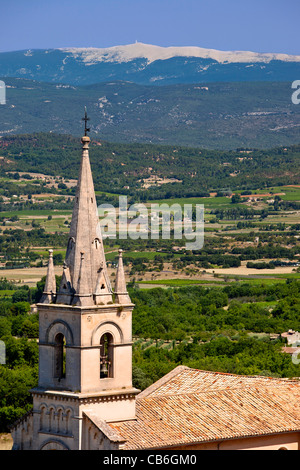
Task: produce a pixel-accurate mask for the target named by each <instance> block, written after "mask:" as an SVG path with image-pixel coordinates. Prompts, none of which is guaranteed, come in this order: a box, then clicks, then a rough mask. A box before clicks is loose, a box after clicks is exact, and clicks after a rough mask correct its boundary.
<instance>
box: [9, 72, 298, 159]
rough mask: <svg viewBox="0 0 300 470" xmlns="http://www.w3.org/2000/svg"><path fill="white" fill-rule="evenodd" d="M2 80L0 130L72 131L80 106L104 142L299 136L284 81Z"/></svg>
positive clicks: (274, 141) (216, 145)
mask: <svg viewBox="0 0 300 470" xmlns="http://www.w3.org/2000/svg"><path fill="white" fill-rule="evenodd" d="M248 70H249V69H248ZM295 78H297V77H295ZM216 79H217V78H216ZM4 81H5V84H6V105H5V106H1V121H0V135H2V136H4V135H14V134H24V133H32V132H56V133H61V134H71V135H76V136H80V135H81V134H82V129H83V123H82V121H81V118H82V115H83V111H84V106H87V109H88V113H89V117H90V119H91V120H90V122H89V124H90V127H91V136H92V137H94V138H99V139H104V140H107V141H109V142H139V143H156V144H169V145H184V146H188V147H201V148H210V149H232V150H233V149H236V148H237V147H255V148H273V147H277V146H286V145H293V144H297V143H299V125H300V107H299V106H296V105H295V104H293V103H292V99H291V97H292V92H293V90H292V88H291V82H253V83H251V82H232V83H218V82H216V83H197V82H196V83H194V84H190V85H184V84H178V85H165V86H160V87H157V86H150V85H148V86H144V85H136V84H135V83H130V82H118V81H115V82H108V83H98V84H95V85H89V86H71V85H66V84H52V83H39V82H36V81H34V80H25V79H23V78H4Z"/></svg>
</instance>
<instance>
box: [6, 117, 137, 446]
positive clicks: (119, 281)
mask: <svg viewBox="0 0 300 470" xmlns="http://www.w3.org/2000/svg"><path fill="white" fill-rule="evenodd" d="M88 119H89V118H87V115H86V113H85V118H84V120H85V124H87V121H88ZM88 130H89V129H87V127H86V125H85V135H84V136H83V137H82V139H81V142H82V158H81V165H80V172H79V178H78V184H77V190H76V195H75V200H74V208H73V213H72V221H71V225H70V232H69V237H68V243H67V249H66V257H65V261H64V265H63V272H62V277H61V282H60V286H59V288H58V289H57V290H56V279H55V275H54V267H53V254H52V250H49V251H50V256H49V263H48V270H47V277H46V283H45V289H44V293H43V296H42V298H41V301H40V303H39V304H38V305H37V307H38V312H39V380H38V386H37V387H36V388H35V389H33V390H31V393H32V395H33V411H32V413H31V414H30V416H25V417H24V418H23V419H21V420H20V422H19V423H17V424H16V425H15V426H14V428H13V437H14V447H15V448H23V449H26V448H28V449H33V450H39V449H52V448H53V449H74V450H80V449H81V448H82V426H81V423H82V415H83V412H84V413H91V415H93V416H97V420H98V421H99V420H100V422H102V421H103V422H105V421H114V420H118V421H119V420H128V419H129V420H130V419H134V417H135V396H136V394H137V393H138V392H139V391H138V390H137V389H135V388H133V387H132V310H133V307H134V305H133V304H132V302H131V300H130V297H129V295H128V292H127V289H126V282H125V275H124V268H123V261H122V250H119V262H118V268H117V273H116V281H115V289H114V291H113V289H112V287H111V284H110V280H109V276H108V272H107V267H106V260H105V254H104V248H103V241H102V235H101V228H100V222H99V217H98V211H97V202H96V197H95V191H94V185H93V179H92V172H91V166H90V160H89V144H90V138H89V137H88V135H87V131H88ZM26 423H27V424H26ZM28 428H29V429H28ZM22 436H23V437H22Z"/></svg>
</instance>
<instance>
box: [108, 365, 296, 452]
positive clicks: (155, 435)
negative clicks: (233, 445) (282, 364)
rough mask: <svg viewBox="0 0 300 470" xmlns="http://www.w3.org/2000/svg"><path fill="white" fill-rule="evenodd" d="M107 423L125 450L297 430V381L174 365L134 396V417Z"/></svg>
mask: <svg viewBox="0 0 300 470" xmlns="http://www.w3.org/2000/svg"><path fill="white" fill-rule="evenodd" d="M109 426H110V427H112V428H113V429H114V430H115V431H116V432H117V433H118V434H119V435H120V436H122V438H123V439H124V440H126V444H125V447H124V448H125V449H128V450H129V449H150V448H162V447H168V446H178V445H182V444H186V445H188V444H195V443H198V442H199V443H201V442H208V441H215V440H220V439H222V440H223V439H233V438H241V437H251V436H260V435H266V434H273V433H282V432H290V431H300V381H298V380H286V379H275V378H269V377H251V376H238V375H233V374H223V373H218V372H207V371H201V370H197V369H190V368H187V367H181V366H180V367H177V368H176V369H174V370H173V371H172V372H170V373H169V374H167V375H166V376H164V377H163V378H162V379H161V380H159V381H158V382H156V383H155V384H153V385H152V386H150V387H149V388H147V389H146V390H144V391H143V392H142V393H140V394H139V395H138V396H137V400H136V420H132V421H123V422H117V423H116V422H114V423H109Z"/></svg>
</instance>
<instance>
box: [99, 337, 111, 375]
mask: <svg viewBox="0 0 300 470" xmlns="http://www.w3.org/2000/svg"><path fill="white" fill-rule="evenodd" d="M113 341H114V339H113V336H112V335H111V334H110V333H104V334H103V335H102V336H101V338H100V379H107V378H112V377H113V361H114V358H113Z"/></svg>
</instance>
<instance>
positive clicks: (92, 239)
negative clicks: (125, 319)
mask: <svg viewBox="0 0 300 470" xmlns="http://www.w3.org/2000/svg"><path fill="white" fill-rule="evenodd" d="M84 120H88V118H87V117H85V119H84ZM88 130H89V129H85V134H86V132H87V131H88ZM81 142H82V158H81V165H80V172H79V178H78V183H77V190H76V195H75V201H74V208H73V214H72V221H71V225H70V233H69V240H68V245H67V251H66V258H65V266H66V268H65V271H64V272H65V277H66V276H67V278H68V279H67V280H68V281H69V282H70V284H71V291H72V293H73V294H74V295H77V294H78V293H79V289H80V290H82V288H83V287H82V274H83V273H82V272H81V270H82V269H83V270H84V279H85V281H84V282H85V286H84V290H85V295H87V294H88V296H89V298H90V299H92V294H94V293H95V292H96V287H97V280H98V274H99V270H100V269H101V270H102V272H103V283H104V285H105V289H106V290H107V292H109V293H110V294H111V293H112V290H111V285H110V281H109V278H108V274H107V268H106V262H105V255H104V248H103V242H102V235H101V227H100V222H99V216H98V210H97V201H96V196H95V190H94V183H93V178H92V172H91V166H90V159H89V143H90V138H89V137H88V136H87V135H84V136H83V137H82V139H81ZM82 253H84V263H83V260H82ZM67 271H68V272H67ZM80 279H81V280H80ZM65 280H66V279H65ZM65 280H63V279H62V282H61V286H60V290H59V292H61V293H64V294H68V293H70V292H71V291H70V289H68V292H63V290H64V286H67V284H66V282H65ZM79 281H80V285H79ZM68 298H69V300H70V302H68V303H72V299H71V296H70V295H69V297H68ZM61 300H62V298H61V296H60V295H58V299H57V303H61ZM63 300H64V301H63V302H62V303H65V301H66V300H67V297H66V296H65V295H64V297H63ZM91 301H92V300H90V302H91Z"/></svg>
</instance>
